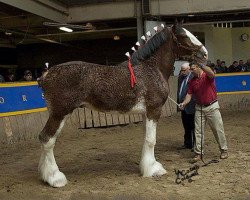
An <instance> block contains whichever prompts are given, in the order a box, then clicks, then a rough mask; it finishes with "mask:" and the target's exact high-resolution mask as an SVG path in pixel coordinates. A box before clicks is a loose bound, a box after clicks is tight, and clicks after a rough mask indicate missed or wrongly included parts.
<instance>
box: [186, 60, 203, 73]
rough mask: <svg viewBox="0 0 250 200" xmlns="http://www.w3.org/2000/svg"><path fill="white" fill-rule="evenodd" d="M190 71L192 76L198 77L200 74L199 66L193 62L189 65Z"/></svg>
mask: <svg viewBox="0 0 250 200" xmlns="http://www.w3.org/2000/svg"><path fill="white" fill-rule="evenodd" d="M189 66H190V71H191V72H192V73H193V75H194V76H199V75H200V74H201V72H202V69H201V68H200V67H199V64H198V63H197V62H195V61H193V62H191V63H190V64H189Z"/></svg>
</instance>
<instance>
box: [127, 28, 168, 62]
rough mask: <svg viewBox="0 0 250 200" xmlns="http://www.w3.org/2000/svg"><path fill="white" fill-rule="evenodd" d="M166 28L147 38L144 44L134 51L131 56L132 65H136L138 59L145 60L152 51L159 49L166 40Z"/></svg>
mask: <svg viewBox="0 0 250 200" xmlns="http://www.w3.org/2000/svg"><path fill="white" fill-rule="evenodd" d="M166 29H167V28H164V29H163V30H161V31H160V32H158V33H156V34H155V35H154V36H153V37H152V38H151V39H150V40H148V41H147V42H146V43H145V44H144V46H142V47H141V48H139V49H138V50H137V51H136V52H134V53H133V54H132V56H131V62H132V65H138V64H139V61H142V60H146V59H147V58H149V57H150V56H151V55H153V54H154V52H155V51H156V50H157V49H159V47H161V46H162V45H163V43H164V42H166V40H167V36H168V32H167V31H166Z"/></svg>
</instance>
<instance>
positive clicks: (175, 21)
mask: <svg viewBox="0 0 250 200" xmlns="http://www.w3.org/2000/svg"><path fill="white" fill-rule="evenodd" d="M177 25H178V20H177V18H175V20H174V26H177Z"/></svg>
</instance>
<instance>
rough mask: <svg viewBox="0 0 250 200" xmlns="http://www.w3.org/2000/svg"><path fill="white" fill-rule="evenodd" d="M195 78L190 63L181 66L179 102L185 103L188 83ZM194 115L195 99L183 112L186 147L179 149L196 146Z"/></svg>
mask: <svg viewBox="0 0 250 200" xmlns="http://www.w3.org/2000/svg"><path fill="white" fill-rule="evenodd" d="M192 78H193V74H192V73H191V71H190V67H189V63H188V62H185V63H183V64H182V65H181V70H180V74H179V78H178V90H177V102H178V103H181V102H183V100H184V98H185V96H186V94H187V88H188V82H189V81H190V80H191V79H192ZM194 113H195V101H194V98H192V100H191V101H190V102H189V103H188V104H187V105H186V106H185V108H184V110H182V111H181V119H182V124H183V128H184V145H183V146H182V147H180V148H179V149H192V148H193V144H194V139H193V138H194Z"/></svg>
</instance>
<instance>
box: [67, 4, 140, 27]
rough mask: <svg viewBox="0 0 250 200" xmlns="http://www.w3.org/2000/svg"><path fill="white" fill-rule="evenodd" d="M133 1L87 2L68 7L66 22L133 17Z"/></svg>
mask: <svg viewBox="0 0 250 200" xmlns="http://www.w3.org/2000/svg"><path fill="white" fill-rule="evenodd" d="M135 8H136V7H135V3H134V1H124V2H110V3H98V4H87V5H82V6H75V7H69V18H68V22H71V23H77V22H82V21H85V22H87V21H96V20H114V19H126V18H135V17H136V16H135Z"/></svg>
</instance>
